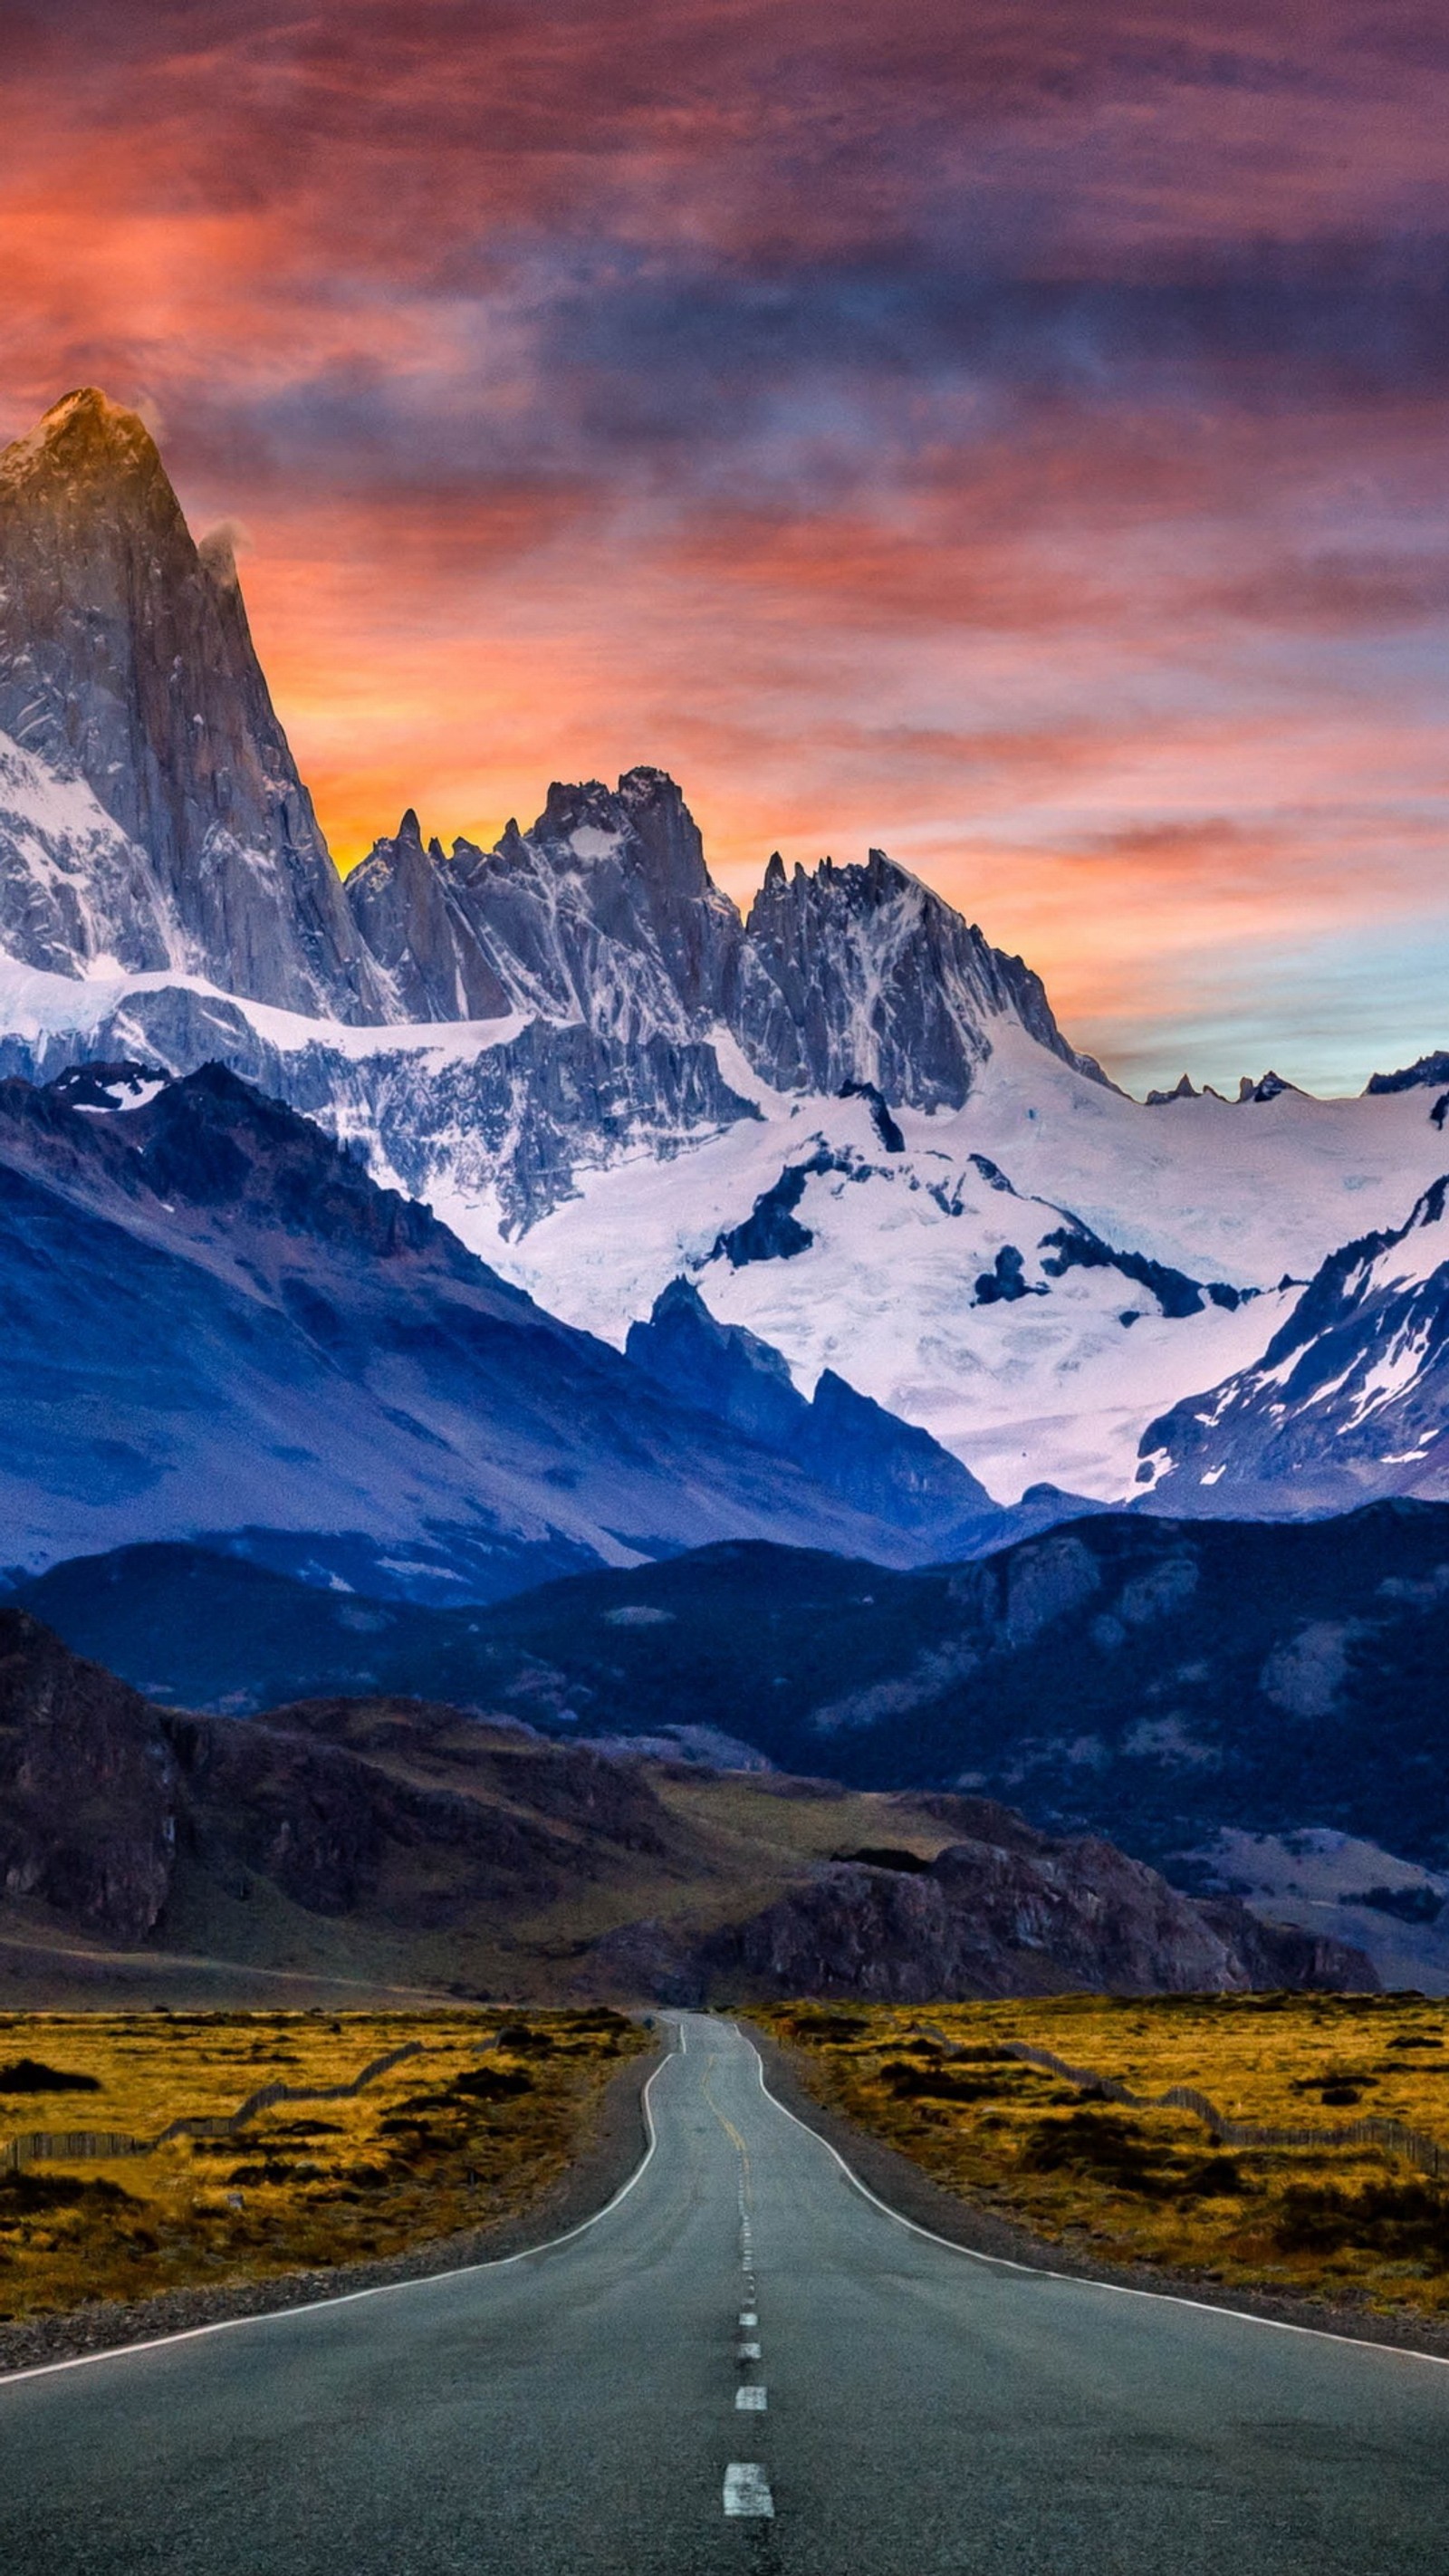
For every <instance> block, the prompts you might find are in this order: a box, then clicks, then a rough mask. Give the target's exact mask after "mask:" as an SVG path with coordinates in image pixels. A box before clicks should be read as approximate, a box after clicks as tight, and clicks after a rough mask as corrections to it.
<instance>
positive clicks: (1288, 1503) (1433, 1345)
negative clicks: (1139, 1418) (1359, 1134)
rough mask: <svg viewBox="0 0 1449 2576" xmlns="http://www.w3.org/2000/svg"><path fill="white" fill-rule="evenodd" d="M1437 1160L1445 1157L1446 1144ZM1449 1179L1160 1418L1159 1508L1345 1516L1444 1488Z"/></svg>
mask: <svg viewBox="0 0 1449 2576" xmlns="http://www.w3.org/2000/svg"><path fill="white" fill-rule="evenodd" d="M1440 1158H1441V1160H1442V1161H1444V1162H1445V1163H1446V1164H1449V1153H1446V1152H1445V1149H1444V1145H1443V1140H1442V1137H1441V1138H1440ZM1446 1200H1449V1178H1441V1179H1439V1180H1436V1181H1435V1182H1434V1183H1433V1185H1432V1186H1431V1187H1430V1188H1429V1189H1427V1190H1426V1191H1425V1192H1424V1195H1423V1197H1422V1198H1421V1199H1420V1200H1419V1201H1418V1203H1417V1205H1416V1206H1415V1208H1414V1210H1413V1212H1412V1214H1411V1216H1410V1217H1409V1220H1408V1222H1407V1224H1406V1225H1402V1226H1399V1227H1396V1228H1395V1229H1393V1230H1392V1231H1390V1232H1388V1233H1377V1234H1369V1235H1365V1236H1364V1237H1363V1238H1362V1239H1361V1240H1360V1241H1359V1242H1356V1243H1350V1244H1347V1245H1346V1246H1345V1247H1344V1249H1343V1250H1342V1251H1341V1252H1336V1253H1334V1254H1333V1255H1332V1257H1331V1258H1330V1259H1329V1260H1328V1261H1326V1262H1325V1263H1324V1264H1323V1267H1322V1268H1321V1269H1320V1270H1319V1272H1318V1274H1317V1276H1316V1277H1315V1278H1314V1280H1313V1281H1312V1283H1311V1285H1310V1286H1309V1287H1308V1288H1307V1289H1306V1290H1305V1292H1304V1294H1303V1295H1302V1297H1301V1298H1299V1299H1298V1300H1297V1301H1296V1302H1295V1304H1294V1307H1293V1311H1292V1313H1291V1314H1290V1315H1289V1317H1288V1318H1287V1320H1286V1322H1285V1323H1284V1324H1283V1325H1282V1327H1281V1329H1280V1330H1279V1331H1278V1332H1277V1333H1276V1334H1275V1335H1274V1337H1273V1339H1272V1341H1270V1342H1269V1344H1268V1346H1267V1349H1266V1350H1265V1352H1264V1353H1263V1356H1262V1359H1261V1361H1260V1363H1259V1364H1258V1365H1257V1366H1256V1367H1253V1368H1250V1369H1246V1370H1243V1371H1241V1372H1240V1373H1238V1374H1236V1375H1234V1376H1232V1377H1229V1378H1228V1379H1226V1380H1225V1382H1224V1383H1222V1384H1221V1385H1219V1386H1216V1387H1214V1388H1213V1390H1212V1391H1211V1392H1210V1393H1209V1394H1207V1395H1202V1396H1193V1397H1190V1398H1189V1399H1188V1400H1187V1401H1186V1402H1184V1403H1181V1404H1179V1405H1177V1406H1175V1407H1174V1409H1173V1411H1172V1412H1171V1413H1169V1414H1167V1415H1165V1416H1164V1417H1163V1419H1162V1420H1161V1421H1158V1422H1155V1423H1153V1424H1152V1425H1151V1426H1150V1427H1149V1429H1148V1431H1147V1433H1146V1435H1145V1437H1144V1440H1143V1452H1144V1460H1143V1465H1142V1467H1141V1468H1140V1470H1139V1477H1140V1480H1141V1483H1142V1485H1143V1486H1144V1487H1146V1488H1148V1489H1149V1490H1150V1491H1151V1492H1152V1495H1153V1500H1154V1508H1157V1507H1160V1508H1161V1509H1162V1510H1164V1511H1172V1512H1185V1511H1211V1512H1216V1513H1231V1512H1235V1511H1237V1512H1241V1511H1246V1512H1249V1513H1254V1514H1257V1513H1264V1512H1285V1513H1301V1512H1326V1511H1345V1510H1351V1509H1352V1508H1353V1507H1354V1505H1355V1504H1358V1503H1362V1502H1369V1501H1372V1500H1374V1499H1375V1498H1376V1497H1378V1496H1380V1495H1385V1494H1415V1495H1418V1496H1420V1497H1421V1498H1423V1499H1425V1500H1430V1499H1433V1500H1442V1499H1443V1498H1445V1497H1446V1496H1449V1451H1446V1452H1445V1453H1444V1454H1441V1441H1442V1435H1443V1433H1444V1430H1445V1427H1446V1424H1449V1215H1446Z"/></svg>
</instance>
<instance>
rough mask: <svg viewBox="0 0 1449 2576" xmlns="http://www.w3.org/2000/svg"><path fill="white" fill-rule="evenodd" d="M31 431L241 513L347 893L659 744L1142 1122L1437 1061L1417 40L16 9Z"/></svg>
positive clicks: (1434, 247)
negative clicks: (1087, 1060) (397, 841)
mask: <svg viewBox="0 0 1449 2576" xmlns="http://www.w3.org/2000/svg"><path fill="white" fill-rule="evenodd" d="M6 45H7V55H8V63H7V74H8V84H9V92H10V104H9V115H8V117H7V149H6V156H5V163H4V167H3V170H0V242H3V249H4V259H5V274H6V284H7V292H6V295H5V298H4V304H3V311H0V433H3V434H4V435H6V436H9V435H13V434H15V433H17V432H18V431H20V430H22V429H24V428H26V427H28V426H29V425H30V424H31V422H32V421H33V420H34V418H35V417H36V416H37V415H38V413H39V412H40V411H42V410H43V409H44V408H45V407H46V405H47V404H48V403H50V402H51V401H53V400H54V399H55V397H56V396H57V395H58V394H60V393H62V392H63V391H65V390H66V389H67V388H68V387H70V386H72V385H74V384H78V383H83V382H95V383H100V384H102V385H104V386H105V387H106V388H107V390H108V391H109V392H110V393H111V394H112V395H114V396H115V397H116V398H117V399H118V400H123V401H126V402H130V403H134V404H137V405H138V406H139V407H140V408H141V409H142V410H143V411H144V412H145V415H146V417H147V418H148V420H149V421H150V422H151V424H152V426H153V427H154V428H155V430H156V432H157V435H158V436H159V438H160V439H161V442H162V446H163V450H164V453H165V455H166V458H167V462H168V465H169V466H170V468H171V471H172V473H173V475H174V477H175V479H176V482H177V486H178V489H179V490H180V492H181V495H182V498H183V501H184V503H185V505H186V507H187V510H188V513H189V514H190V516H191V520H192V524H193V526H194V527H195V528H196V530H197V531H198V533H199V532H200V531H201V530H202V529H203V528H204V527H206V526H208V525H210V524H213V523H214V522H215V521H217V520H219V519H228V520H231V521H234V522H235V523H237V526H238V530H239V538H238V543H239V551H240V555H241V569H242V577H243V582H244V585H245V589H246V594H247V598H248V602H249V605H250V609H251V614H252V620H253V625H254V629H255V632H256V636H257V641H258V644H259V648H260V650H261V654H262V658H263V661H264V663H265V665H266V668H267V670H268V674H269V677H270V679H271V683H272V687H273V692H274V695H275V697H276V699H277V703H278V706H279V708H280V711H281V713H282V716H283V719H284V721H285V723H286V724H287V727H288V729H289V732H290V735H291V738H292V741H293V745H294V748H295V750H296V752H297V755H298V759H299V762H300V764H301V767H302V770H303V773H304V775H305V776H306V777H307V778H308V780H309V782H310V783H311V785H312V787H313V789H314V792H315V794H316V797H317V802H318V807H319V812H320V814H321V817H322V820H323V823H324V826H325V828H326V830H327V832H328V834H329V837H330V840H331V843H332V846H333V848H334V850H335V852H336V854H337V856H338V857H339V860H340V861H341V862H342V863H343V864H344V865H345V864H348V863H350V862H351V861H352V860H354V859H355V858H356V857H357V856H359V855H360V854H361V853H362V852H363V851H364V850H365V849H366V848H367V846H368V845H369V843H370V842H371V840H372V839H373V837H374V836H375V835H376V834H377V833H379V832H383V831H391V830H392V829H394V828H395V825H396V822H397V819H398V816H399V814H400V813H401V811H402V809H403V808H404V807H405V806H407V805H415V806H416V807H417V808H418V810H419V813H420V815H421V817H422V822H423V827H424V830H425V832H428V833H432V832H436V833H438V834H439V835H440V837H441V838H442V839H443V840H444V841H445V842H446V841H448V840H449V839H451V837H452V836H453V835H454V834H455V833H458V832H462V833H466V834H468V835H469V836H470V837H474V838H484V839H490V840H491V838H492V837H493V836H494V835H495V834H496V833H497V831H498V830H499V828H500V827H501V825H502V824H503V822H504V820H505V819H506V818H507V816H508V815H509V814H513V813H516V814H517V815H518V816H519V817H520V819H521V820H523V821H525V822H527V821H528V820H530V819H531V818H532V816H533V815H534V814H535V813H536V812H537V811H538V809H539V807H540V806H541V804H542V801H543V797H544V793H545V791H546V788H547V785H548V782H549V780H550V779H551V778H554V777H573V776H578V775H600V776H604V777H607V778H610V779H612V778H613V777H615V776H616V775H617V774H618V773H619V772H620V771H621V770H623V769H625V768H627V767H628V766H629V765H631V764H632V763H634V762H636V761H649V762H654V763H658V764H660V765H661V766H664V767H667V768H669V769H671V770H672V771H673V772H674V773H675V774H676V775H677V776H678V777H679V778H680V780H681V781H682V783H683V784H684V786H685V789H686V792H687V794H688V795H689V797H690V799H691V802H692V804H693V805H694V807H695V810H696V812H697V814H698V815H699V818H700V821H701V823H702V825H703V828H704V831H705V836H706V844H707V847H708V849H709V851H710V854H711V859H712V863H713V865H714V867H715V871H716V874H717V875H718V876H719V878H720V880H721V882H722V883H723V884H725V885H726V886H727V887H728V888H729V890H730V891H731V892H732V893H733V894H735V895H736V896H737V898H739V899H741V900H747V899H748V896H749V894H750V892H751V891H752V889H753V887H754V885H755V884H756V883H757V882H758V879H759V875H760V873H761V871H762V868H763V865H764V861H765V859H766V858H767V856H768V854H769V852H770V850H771V849H773V848H775V847H779V848H780V849H781V850H782V851H783V852H784V854H785V856H786V858H787V859H789V860H794V859H803V860H805V861H807V862H810V861H813V860H814V859H815V858H817V857H818V856H819V855H820V854H821V853H822V852H824V851H826V850H829V851H831V852H833V854H834V855H835V856H836V858H837V859H847V858H854V857H861V856H863V855H864V853H865V850H866V847H867V846H868V845H869V844H871V843H879V844H881V845H883V846H884V847H885V848H887V849H888V850H889V851H890V852H891V853H892V855H893V856H895V857H896V858H898V859H900V860H901V861H902V862H904V863H905V864H906V865H908V866H910V867H913V868H915V869H916V870H918V871H919V873H920V874H922V875H923V876H924V877H926V878H927V879H928V880H929V881H930V882H931V883H932V884H934V885H936V886H938V887H940V888H941V889H942V891H943V892H945V893H946V894H947V895H949V896H950V897H951V899H952V900H953V901H955V902H957V903H959V904H960V905H961V906H962V908H963V909H964V910H966V911H967V912H969V913H970V914H971V915H972V916H973V917H974V918H977V919H979V920H980V921H981V923H982V925H983V927H984V928H985V929H986V930H987V932H988V933H989V935H990V936H991V937H992V938H993V939H995V940H996V941H997V942H998V943H999V944H1001V945H1003V946H1005V947H1008V948H1011V949H1019V950H1022V951H1024V953H1025V954H1026V955H1027V956H1028V957H1029V958H1030V960H1031V962H1032V963H1033V964H1034V965H1035V966H1036V967H1037V968H1038V969H1039V970H1040V971H1041V973H1042V974H1043V975H1044V976H1045V978H1046V981H1047V984H1048V987H1049V989H1050V991H1051V993H1052V996H1053V999H1054V1002H1055V1004H1056V1006H1057V1009H1058V1012H1059V1015H1060V1016H1061V1018H1062V1019H1063V1021H1064V1023H1065V1025H1066V1026H1067V1027H1068V1028H1069V1030H1070V1031H1071V1034H1072V1035H1073V1037H1074V1038H1075V1039H1076V1040H1077V1041H1078V1042H1080V1043H1082V1044H1085V1045H1087V1046H1090V1047H1092V1048H1093V1049H1094V1050H1095V1051H1097V1052H1098V1053H1100V1054H1102V1055H1103V1056H1104V1058H1105V1059H1106V1060H1107V1061H1108V1062H1109V1064H1110V1065H1111V1067H1112V1069H1113V1070H1114V1072H1116V1074H1117V1075H1118V1078H1119V1079H1121V1080H1123V1081H1125V1082H1127V1083H1128V1084H1130V1085H1131V1086H1132V1087H1134V1088H1139V1087H1141V1086H1143V1085H1145V1084H1146V1083H1147V1082H1150V1081H1163V1080H1167V1081H1171V1080H1173V1079H1175V1077H1176V1075H1177V1074H1178V1073H1179V1072H1180V1071H1181V1070H1182V1069H1183V1067H1184V1065H1186V1066H1187V1067H1188V1068H1189V1069H1190V1070H1191V1071H1192V1073H1193V1074H1194V1076H1195V1078H1197V1079H1199V1080H1201V1079H1209V1080H1214V1081H1216V1082H1218V1083H1220V1084H1226V1083H1231V1082H1235V1080H1236V1077H1237V1076H1238V1075H1239V1074H1240V1073H1242V1072H1244V1071H1251V1072H1254V1073H1257V1072H1260V1071H1261V1070H1262V1069H1263V1067H1264V1066H1265V1065H1266V1064H1267V1063H1268V1062H1269V1061H1270V1060H1271V1061H1273V1062H1274V1063H1275V1064H1276V1065H1277V1066H1278V1069H1279V1070H1280V1071H1281V1072H1283V1073H1284V1074H1286V1075H1288V1076H1290V1077H1292V1078H1295V1079H1297V1080H1300V1081H1304V1082H1308V1083H1312V1084H1314V1085H1316V1086H1320V1087H1327V1086H1330V1085H1334V1086H1344V1087H1347V1086H1354V1087H1356V1086H1357V1085H1359V1084H1360V1083H1361V1082H1362V1081H1363V1079H1364V1078H1365V1076H1366V1075H1367V1074H1368V1073H1369V1072H1370V1071H1371V1070H1372V1069H1373V1068H1374V1067H1375V1066H1376V1065H1384V1064H1388V1063H1402V1062H1404V1061H1406V1060H1407V1059H1408V1058H1409V1057H1411V1056H1412V1055H1413V1054H1415V1053H1416V1052H1418V1051H1419V1050H1421V1049H1423V1048H1428V1047H1430V1046H1432V1045H1435V1044H1443V1043H1445V1042H1446V1041H1449V1010H1446V1009H1445V1007H1444V1004H1443V1000H1442V995H1443V990H1444V982H1445V970H1446V967H1449V868H1446V848H1449V732H1446V723H1445V686H1444V673H1445V667H1446V646H1449V469H1446V462H1445V459H1446V453H1449V450H1446V441H1445V435H1444V430H1445V393H1446V384H1449V331H1446V328H1445V323H1446V317H1449V226H1446V209H1445V183H1444V149H1443V137H1444V134H1445V131H1446V130H1449V36H1446V34H1445V31H1444V22H1443V19H1442V15H1441V14H1440V13H1437V12H1431V11H1428V10H1425V11H1422V12H1420V11H1418V10H1416V9H1415V8H1413V7H1406V8H1403V9H1395V10H1393V11H1387V10H1385V11H1377V10H1371V9H1366V8H1364V7H1362V6H1352V7H1350V6H1348V5H1347V4H1346V0H1320V5H1318V6H1317V7H1315V8H1314V9H1313V10H1312V11H1308V10H1306V9H1302V8H1299V7H1298V6H1296V5H1293V0H1268V5H1267V6H1266V7H1264V6H1256V7H1249V6H1247V5H1244V6H1242V7H1241V8H1239V9H1237V10H1234V9H1232V8H1220V9H1218V10H1217V11H1215V12H1214V23H1213V25H1212V27H1211V29H1210V30H1202V31H1200V30H1199V29H1198V28H1197V27H1196V26H1195V24H1194V23H1193V22H1192V21H1191V19H1190V17H1189V16H1188V15H1187V14H1186V13H1184V12H1182V11H1181V10H1178V9H1171V8H1168V7H1165V6H1162V7H1153V6H1148V7H1146V8H1136V9H1131V10H1129V9H1127V8H1125V7H1123V6H1120V5H1113V0H1104V5H1102V6H1097V7H1094V6H1089V5H1086V0H1046V5H1034V6H1032V7H1031V8H1029V9H1022V8H1020V7H1007V6H1005V5H984V6H979V7H973V8H971V9H969V10H963V8H962V7H961V5H960V0H949V5H948V0H919V5H917V6H916V7H915V8H914V9H912V10H911V11H910V12H909V13H908V14H907V13H902V12H901V10H900V9H899V7H898V6H897V5H896V0H856V5H855V6H854V7H852V9H851V10H850V11H849V12H848V13H847V12H844V11H842V10H840V9H839V8H836V7H831V6H827V5H825V0H769V5H764V0H709V5H707V6H699V7H696V6H693V5H691V0H678V5H672V6H669V7H665V6H664V5H663V0H630V5H629V6H627V7H625V6H623V5H622V0H576V5H567V6H560V5H553V0H544V5H541V6H504V5H497V6H491V5H485V6H482V7H479V6H473V5H462V0H413V5H412V6H411V7H409V8H407V9H401V8H398V7H396V6H391V5H377V4H376V0H374V4H373V5H366V4H364V5H358V6H354V7H349V8H348V9H346V10H332V11H325V10H324V11H320V12H313V13H312V14H305V13H303V12H302V11H301V10H300V9H299V8H296V7H287V6H283V5H280V0H254V5H248V6H247V7H246V8H245V9H237V8H236V7H234V6H231V5H226V6H223V5H221V0H161V5H157V6H149V7H147V8H146V9H144V10H142V9H138V8H134V7H132V6H129V5H127V6H125V7H122V8H119V9H118V8H116V7H115V6H114V5H101V4H100V0H75V5H62V6H59V7H51V8H46V9H43V10H42V9H40V8H38V7H37V8H34V9H32V10H31V11H30V13H29V14H28V15H27V13H26V12H25V11H24V10H19V11H15V12H11V13H10V15H9V17H8V18H7V36H6Z"/></svg>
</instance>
